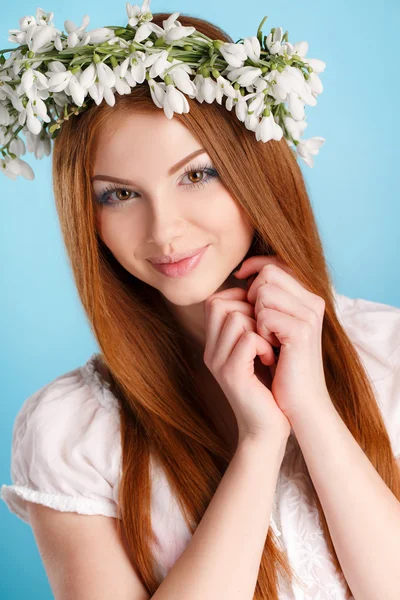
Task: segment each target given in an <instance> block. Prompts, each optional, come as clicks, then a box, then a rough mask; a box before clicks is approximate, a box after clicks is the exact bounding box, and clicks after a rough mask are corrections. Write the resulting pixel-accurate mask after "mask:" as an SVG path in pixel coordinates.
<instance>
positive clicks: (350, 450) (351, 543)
mask: <svg viewBox="0 0 400 600" xmlns="http://www.w3.org/2000/svg"><path fill="white" fill-rule="evenodd" d="M309 407H310V403H308V404H307V409H306V408H304V410H300V409H299V410H298V411H297V413H296V414H292V415H291V416H290V422H291V424H292V427H293V430H294V432H295V435H296V438H297V441H298V442H299V445H300V447H301V450H302V453H303V456H304V459H305V461H306V464H307V468H308V471H309V473H310V476H311V479H312V482H313V484H314V487H315V489H316V492H317V494H318V497H319V499H320V502H321V505H322V508H323V511H324V514H325V516H326V520H327V523H328V526H329V531H330V534H331V536H332V541H333V544H334V546H335V550H336V552H337V555H338V558H339V562H340V565H341V567H342V569H343V573H344V575H345V577H346V580H347V583H348V584H349V587H350V589H351V591H352V593H353V596H354V598H355V600H377V598H382V600H398V598H399V597H400V570H399V557H400V502H399V501H398V500H397V498H396V497H395V496H394V494H393V493H392V492H391V490H390V489H389V488H388V487H387V485H386V484H385V482H384V481H383V480H382V478H381V477H380V476H379V474H378V472H377V471H376V470H375V469H374V467H373V465H372V464H371V462H370V461H369V460H368V458H367V456H366V455H365V454H364V452H363V451H362V449H361V447H360V446H359V445H358V443H357V442H356V440H355V439H354V438H353V436H352V435H351V433H350V431H349V430H348V428H347V427H346V425H345V424H344V422H343V421H342V419H341V418H340V415H339V413H338V412H337V411H336V409H335V407H334V405H333V404H332V402H314V403H313V408H312V410H310V408H309Z"/></svg>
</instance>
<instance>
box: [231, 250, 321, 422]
mask: <svg viewBox="0 0 400 600" xmlns="http://www.w3.org/2000/svg"><path fill="white" fill-rule="evenodd" d="M254 273H258V275H256V277H255V279H254V280H253V281H252V283H251V285H250V286H249V288H248V291H247V299H248V301H249V302H250V303H251V304H253V305H254V314H255V319H256V322H257V332H258V333H259V335H261V336H262V337H263V338H264V339H265V340H267V341H268V342H269V343H270V344H271V347H272V346H276V347H279V358H278V362H277V365H276V369H275V374H274V379H273V381H272V387H271V391H272V394H273V397H274V399H275V401H276V403H277V405H278V406H279V408H280V409H281V410H282V412H283V413H284V414H285V415H286V416H287V417H288V419H289V421H290V415H291V414H294V413H295V412H296V411H298V410H304V409H305V408H306V407H307V406H308V403H309V402H313V401H316V400H317V401H324V400H325V399H326V400H328V401H331V399H330V396H329V392H328V389H327V387H326V381H325V374H324V367H323V360H322V345H321V336H322V324H323V319H324V313H325V301H324V299H323V298H321V297H320V296H317V295H316V294H313V293H312V292H310V291H309V290H307V289H305V288H304V287H303V286H302V285H301V284H300V283H299V282H298V281H297V280H296V278H295V277H294V275H293V272H292V270H291V269H290V268H289V267H287V266H286V265H284V264H283V263H282V261H280V259H278V258H277V257H275V256H251V257H250V258H249V259H247V260H246V261H245V262H244V263H243V265H242V267H241V268H240V269H239V271H237V272H236V273H235V274H234V275H235V276H236V277H238V279H242V278H248V277H249V276H251V275H253V274H254ZM260 360H261V361H262V362H263V358H262V357H260Z"/></svg>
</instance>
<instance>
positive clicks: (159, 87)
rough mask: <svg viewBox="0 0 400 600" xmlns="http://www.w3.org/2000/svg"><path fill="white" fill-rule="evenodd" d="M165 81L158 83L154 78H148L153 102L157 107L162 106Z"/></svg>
mask: <svg viewBox="0 0 400 600" xmlns="http://www.w3.org/2000/svg"><path fill="white" fill-rule="evenodd" d="M166 87H167V86H166V85H165V83H159V82H157V81H154V79H149V88H150V93H151V97H152V99H153V102H154V104H155V105H156V106H158V108H163V106H164V100H165V94H166V89H165V88H166Z"/></svg>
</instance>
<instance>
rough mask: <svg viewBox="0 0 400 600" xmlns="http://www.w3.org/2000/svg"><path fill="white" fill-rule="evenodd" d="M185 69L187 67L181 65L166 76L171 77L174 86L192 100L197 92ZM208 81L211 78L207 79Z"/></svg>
mask: <svg viewBox="0 0 400 600" xmlns="http://www.w3.org/2000/svg"><path fill="white" fill-rule="evenodd" d="M187 67H188V65H185V64H184V63H182V66H175V67H173V68H172V69H171V71H169V73H168V75H170V76H171V79H172V81H173V82H174V84H175V86H176V87H177V88H179V89H180V90H181V92H183V93H184V94H187V95H188V96H191V97H193V98H194V97H195V96H196V92H197V90H196V86H195V84H194V83H193V81H192V80H191V79H190V77H189V73H187V72H186V68H187ZM189 69H190V67H189ZM190 71H191V69H190ZM208 79H211V78H210V77H208Z"/></svg>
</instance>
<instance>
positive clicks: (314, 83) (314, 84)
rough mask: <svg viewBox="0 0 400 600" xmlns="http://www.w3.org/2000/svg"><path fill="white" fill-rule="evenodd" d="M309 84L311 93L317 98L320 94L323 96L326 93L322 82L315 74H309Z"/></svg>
mask: <svg viewBox="0 0 400 600" xmlns="http://www.w3.org/2000/svg"><path fill="white" fill-rule="evenodd" d="M307 83H308V85H309V86H310V90H311V93H312V94H313V95H315V96H317V95H318V94H322V92H323V91H324V86H323V85H322V81H321V80H320V78H319V77H318V75H317V74H316V73H314V72H313V73H310V74H309V76H308V79H307Z"/></svg>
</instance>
